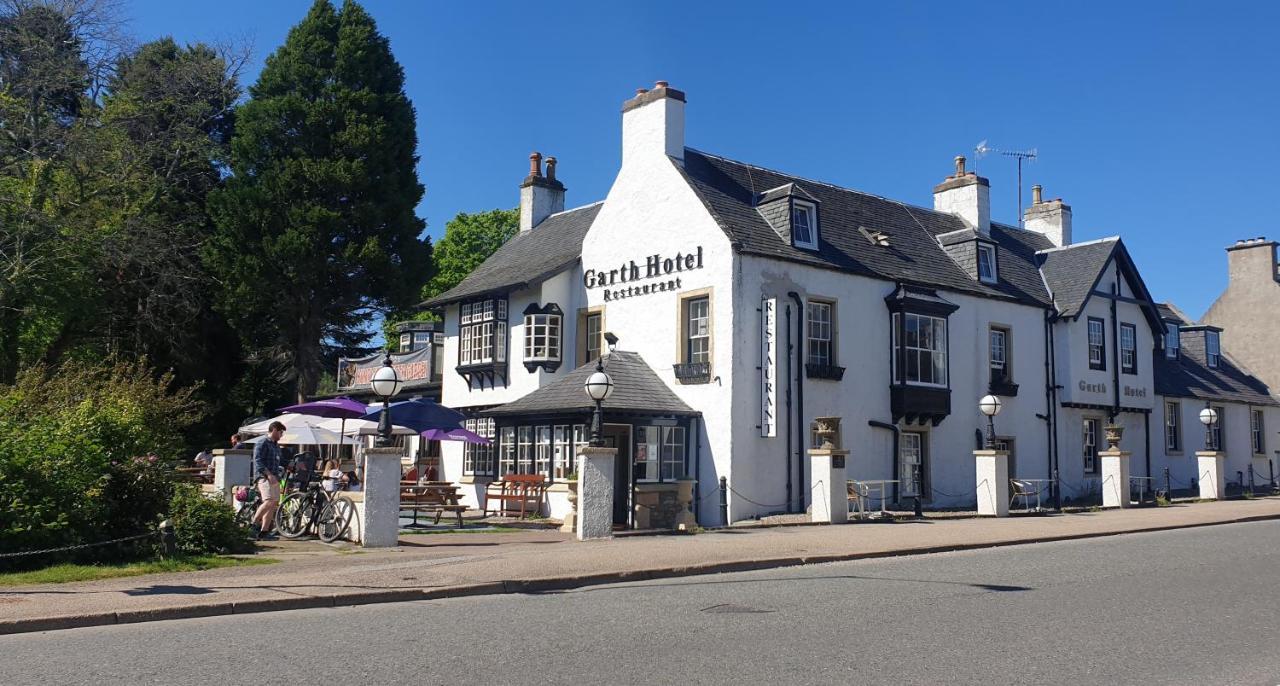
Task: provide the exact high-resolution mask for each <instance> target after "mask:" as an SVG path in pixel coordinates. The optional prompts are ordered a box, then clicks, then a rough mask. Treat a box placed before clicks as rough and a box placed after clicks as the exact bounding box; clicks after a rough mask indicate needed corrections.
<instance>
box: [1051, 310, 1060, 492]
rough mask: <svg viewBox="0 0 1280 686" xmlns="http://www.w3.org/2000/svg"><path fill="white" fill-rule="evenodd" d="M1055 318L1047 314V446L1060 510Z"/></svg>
mask: <svg viewBox="0 0 1280 686" xmlns="http://www.w3.org/2000/svg"><path fill="white" fill-rule="evenodd" d="M1055 321H1056V317H1054V315H1053V314H1052V313H1050V314H1049V374H1050V380H1049V390H1050V391H1051V392H1052V393H1053V407H1052V408H1051V410H1050V413H1049V416H1050V418H1051V419H1050V423H1051V424H1052V425H1053V443H1052V444H1051V445H1050V446H1049V451H1050V453H1052V455H1053V473H1052V474H1050V475H1049V478H1050V479H1053V507H1054V509H1056V510H1059V511H1061V510H1062V489H1061V488H1060V487H1059V483H1058V476H1059V475H1060V472H1059V471H1058V470H1059V468H1060V464H1059V457H1060V456H1059V454H1058V389H1059V388H1061V386H1059V385H1058V346H1057V345H1055V341H1054V334H1053V325H1054V323H1055Z"/></svg>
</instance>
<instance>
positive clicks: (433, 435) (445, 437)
mask: <svg viewBox="0 0 1280 686" xmlns="http://www.w3.org/2000/svg"><path fill="white" fill-rule="evenodd" d="M422 437H423V438H425V439H427V440H428V441H466V442H467V443H479V444H480V445H489V444H490V443H493V441H491V440H489V439H487V438H485V437H484V436H481V435H480V434H477V433H475V432H474V431H468V430H466V429H427V430H426V431H423V432H422Z"/></svg>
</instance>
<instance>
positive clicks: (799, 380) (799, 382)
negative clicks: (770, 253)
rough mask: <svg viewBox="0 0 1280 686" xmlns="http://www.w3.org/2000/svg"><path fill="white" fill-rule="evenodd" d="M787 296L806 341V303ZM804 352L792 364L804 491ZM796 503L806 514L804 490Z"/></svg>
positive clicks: (799, 478)
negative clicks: (794, 309)
mask: <svg viewBox="0 0 1280 686" xmlns="http://www.w3.org/2000/svg"><path fill="white" fill-rule="evenodd" d="M787 295H788V296H790V298H791V299H792V300H794V301H795V303H796V341H797V342H799V341H803V340H804V303H803V301H801V300H800V294H799V293H796V292H795V291H788V292H787ZM803 356H804V351H803V350H801V349H800V348H799V347H798V346H797V347H796V350H795V356H794V357H792V358H791V359H792V364H794V365H795V372H796V374H795V376H796V382H795V383H796V424H797V425H798V427H799V431H798V432H797V433H799V434H800V435H799V436H798V437H797V439H798V443H799V448H798V449H797V450H796V485H797V486H801V488H802V489H803V484H804V438H805V436H806V435H808V433H809V432H808V431H807V430H806V427H805V423H804V377H803V376H802V375H803V374H804V364H803V362H802V360H801V357H803ZM796 496H797V497H796V502H797V503H798V504H799V507H798V508H797V509H796V512H804V490H799V492H798V493H796Z"/></svg>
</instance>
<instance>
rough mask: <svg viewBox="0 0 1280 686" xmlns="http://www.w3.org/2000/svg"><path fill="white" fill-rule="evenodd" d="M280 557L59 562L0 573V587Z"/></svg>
mask: <svg viewBox="0 0 1280 686" xmlns="http://www.w3.org/2000/svg"><path fill="white" fill-rule="evenodd" d="M275 562H279V560H273V559H271V558H264V557H248V558H243V557H223V556H219V555H193V556H187V557H179V558H175V559H172V560H148V561H145V562H122V563H119V564H100V565H78V564H59V565H53V566H51V567H45V568H44V569H35V570H32V571H29V572H5V573H0V588H3V587H5V586H26V585H29V584H65V583H71V582H73V581H94V580H97V579H113V578H116V577H122V576H141V575H143V574H161V573H164V572H194V571H198V570H201V569H216V568H218V567H249V566H253V565H269V564H272V563H275Z"/></svg>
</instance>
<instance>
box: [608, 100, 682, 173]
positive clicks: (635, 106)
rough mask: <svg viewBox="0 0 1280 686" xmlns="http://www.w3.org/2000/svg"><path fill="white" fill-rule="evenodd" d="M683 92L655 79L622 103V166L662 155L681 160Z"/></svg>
mask: <svg viewBox="0 0 1280 686" xmlns="http://www.w3.org/2000/svg"><path fill="white" fill-rule="evenodd" d="M684 102H685V100H684V92H683V91H678V90H676V89H674V88H672V87H671V86H669V85H667V82H666V81H659V82H657V83H656V84H654V86H653V90H648V89H645V88H639V89H637V90H636V96H635V97H634V98H631V99H630V100H628V101H626V102H624V103H622V166H623V167H625V166H627V164H628V163H630V162H634V161H637V160H640V159H643V158H645V157H650V156H654V155H665V156H667V157H671V158H674V159H676V160H678V161H680V162H683V161H684Z"/></svg>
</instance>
